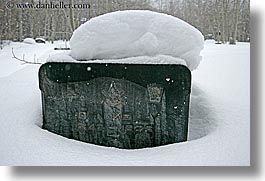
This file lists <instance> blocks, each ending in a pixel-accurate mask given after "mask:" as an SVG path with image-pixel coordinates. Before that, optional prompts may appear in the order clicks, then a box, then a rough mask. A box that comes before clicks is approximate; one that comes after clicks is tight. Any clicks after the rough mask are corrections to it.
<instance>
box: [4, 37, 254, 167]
mask: <svg viewBox="0 0 265 181" xmlns="http://www.w3.org/2000/svg"><path fill="white" fill-rule="evenodd" d="M62 44H63V42H56V43H55V45H54V44H49V43H47V44H41V45H40V44H35V45H31V44H25V43H11V44H10V45H8V46H5V47H4V49H3V50H0V100H1V102H0V125H1V126H0V133H1V134H0V165H131V166H134V165H141V166H145V165H157V166H163V165H165V166H166V165H193V166H196V165H204V166H205V165H208V166H210V165H233V166H236V165H242V166H247V165H250V44H249V43H238V44H237V45H235V46H233V45H216V44H214V42H211V41H207V42H206V43H205V48H204V50H203V51H202V62H201V64H200V66H199V67H198V69H197V70H195V71H193V72H192V76H193V77H192V78H193V87H192V94H191V107H190V126H189V141H187V142H185V143H177V144H172V145H167V146H161V147H157V148H147V149H141V150H120V149H116V148H106V147H101V146H95V145H91V144H87V143H83V142H79V141H75V140H70V139H67V138H64V137H62V136H58V135H55V134H53V133H50V132H48V131H46V130H42V129H41V124H42V117H41V98H40V90H39V88H38V68H39V65H28V64H24V65H21V62H19V61H18V60H16V59H12V58H11V57H12V53H11V48H12V47H13V48H14V51H15V54H16V55H17V56H18V57H22V56H23V54H24V57H25V59H27V60H32V61H33V60H34V54H35V61H36V60H37V61H38V62H43V61H45V59H47V58H48V57H49V56H51V55H53V54H54V53H55V52H56V51H54V50H53V48H54V47H55V46H60V45H62Z"/></svg>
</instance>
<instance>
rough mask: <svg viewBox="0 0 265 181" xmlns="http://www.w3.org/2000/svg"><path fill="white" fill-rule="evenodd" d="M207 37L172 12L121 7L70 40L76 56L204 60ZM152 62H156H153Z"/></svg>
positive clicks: (92, 21) (194, 65) (194, 62)
mask: <svg viewBox="0 0 265 181" xmlns="http://www.w3.org/2000/svg"><path fill="white" fill-rule="evenodd" d="M203 44H204V37H203V35H202V34H201V32H200V31H199V30H197V29H196V28H194V27H193V26H191V25H190V24H188V23H186V22H184V21H182V20H180V19H178V18H176V17H173V16H170V15H166V14H162V13H156V12H152V11H145V10H128V11H117V12H113V13H108V14H104V15H101V16H98V17H95V18H92V19H90V20H89V21H88V22H86V23H85V24H82V25H81V26H80V27H79V28H77V29H76V30H75V31H74V33H73V36H72V37H71V40H70V46H71V53H70V55H71V56H72V57H73V58H74V59H76V60H91V59H121V58H128V57H137V56H156V55H160V54H162V55H168V56H172V57H177V58H181V59H183V60H185V61H186V64H187V66H188V68H189V69H190V70H194V69H196V68H197V66H198V65H199V63H200V60H201V56H200V51H201V50H202V49H203ZM150 63H152V62H150Z"/></svg>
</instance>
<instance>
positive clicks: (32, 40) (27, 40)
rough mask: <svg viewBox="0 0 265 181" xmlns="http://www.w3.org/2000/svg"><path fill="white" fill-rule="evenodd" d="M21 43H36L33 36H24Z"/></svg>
mask: <svg viewBox="0 0 265 181" xmlns="http://www.w3.org/2000/svg"><path fill="white" fill-rule="evenodd" d="M23 43H27V44H36V42H35V40H34V39H33V38H25V39H24V40H23Z"/></svg>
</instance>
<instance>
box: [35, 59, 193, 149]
mask: <svg viewBox="0 0 265 181" xmlns="http://www.w3.org/2000/svg"><path fill="white" fill-rule="evenodd" d="M39 85H40V89H41V92H42V107H43V128H44V129H47V130H49V131H51V132H54V133H56V134H59V135H62V136H65V137H67V138H72V139H76V140H80V141H84V142H88V143H93V144H97V145H103V146H111V147H117V148H126V149H136V148H145V147H154V146H160V145H166V144H170V143H177V142H182V141H186V140H187V131H188V116H189V98H190V90H191V73H190V71H189V70H188V69H187V68H186V67H185V66H182V65H146V64H143V65H139V64H103V63H102V64H101V63H93V64H88V63H46V64H44V65H42V66H41V68H40V70H39Z"/></svg>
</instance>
